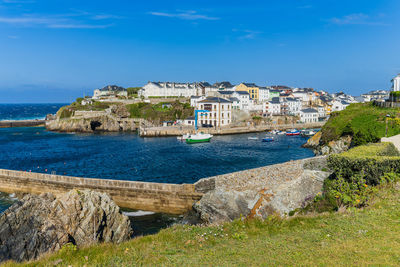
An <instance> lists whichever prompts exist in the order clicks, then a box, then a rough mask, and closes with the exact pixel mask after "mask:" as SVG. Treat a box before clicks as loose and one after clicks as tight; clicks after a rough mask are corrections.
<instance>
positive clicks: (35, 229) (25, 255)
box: [0, 190, 132, 262]
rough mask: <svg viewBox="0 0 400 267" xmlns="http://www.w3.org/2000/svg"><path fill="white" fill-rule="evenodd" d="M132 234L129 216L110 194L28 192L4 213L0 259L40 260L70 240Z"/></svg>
mask: <svg viewBox="0 0 400 267" xmlns="http://www.w3.org/2000/svg"><path fill="white" fill-rule="evenodd" d="M131 235H132V229H131V226H130V221H129V219H128V217H127V216H125V215H123V214H121V213H120V210H119V207H118V206H117V205H116V204H115V203H114V202H113V201H112V200H111V198H110V197H109V196H108V195H107V194H104V193H98V192H94V191H89V190H82V191H78V190H72V191H70V192H68V193H65V194H61V195H57V196H54V195H52V194H42V195H39V196H37V195H26V196H25V197H24V198H23V199H21V200H20V201H18V202H16V203H15V204H14V205H12V206H11V207H10V208H9V209H8V210H7V211H5V212H4V213H3V214H2V215H1V216H0V262H1V261H5V260H10V259H12V260H15V261H24V260H32V259H36V258H38V257H39V256H40V255H42V254H43V253H48V252H55V251H57V250H59V249H61V248H62V247H63V246H64V245H66V244H67V243H72V244H73V245H76V246H78V247H81V246H87V245H89V244H94V243H98V242H115V243H120V242H122V241H125V240H127V239H129V237H130V236H131Z"/></svg>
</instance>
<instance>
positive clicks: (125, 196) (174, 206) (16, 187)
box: [0, 169, 203, 214]
mask: <svg viewBox="0 0 400 267" xmlns="http://www.w3.org/2000/svg"><path fill="white" fill-rule="evenodd" d="M71 189H78V190H79V189H90V190H94V191H99V192H105V193H108V194H109V195H110V196H111V197H112V199H113V200H114V201H115V203H116V204H117V205H118V206H120V207H123V208H130V209H135V210H146V211H153V212H163V213H169V214H183V213H185V212H187V211H189V210H191V209H192V206H193V204H194V203H195V202H196V201H198V200H199V199H200V198H201V197H202V195H203V194H202V193H198V192H195V187H194V185H193V184H181V185H179V184H164V183H145V182H134V181H121V180H107V179H94V178H81V177H71V176H62V175H50V174H42V173H32V172H23V171H12V170H3V169H0V191H1V192H6V193H33V194H41V193H53V194H59V193H64V192H68V191H70V190H71Z"/></svg>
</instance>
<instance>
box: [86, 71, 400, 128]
mask: <svg viewBox="0 0 400 267" xmlns="http://www.w3.org/2000/svg"><path fill="white" fill-rule="evenodd" d="M392 83H393V86H392V89H393V91H399V90H400V74H399V75H398V76H396V77H395V78H394V79H393V80H392ZM389 95H390V91H389V90H375V91H371V92H368V93H364V94H362V95H360V96H351V95H348V94H346V93H344V92H338V93H328V92H326V91H323V90H320V91H317V90H314V89H313V88H297V87H289V86H284V85H273V86H259V85H257V84H255V83H246V82H243V83H240V84H238V85H233V84H231V83H230V82H227V81H225V82H217V83H214V84H210V83H208V82H193V83H177V82H148V83H147V84H146V85H145V86H143V87H135V88H128V89H126V88H123V87H120V86H116V85H109V86H106V87H104V88H102V89H96V90H94V93H93V96H92V97H85V98H84V99H83V100H82V102H81V104H82V105H85V104H91V103H93V101H99V102H122V103H126V104H129V103H137V102H146V103H160V102H162V101H163V102H162V103H163V107H165V108H168V107H170V105H171V104H169V103H168V102H171V103H172V102H173V101H176V100H178V101H180V102H188V103H190V106H191V107H193V108H194V109H195V110H207V111H209V112H207V113H205V114H202V116H200V117H199V118H198V120H199V126H200V127H222V126H229V125H230V124H231V123H232V122H233V121H234V120H233V119H232V117H238V116H239V117H240V114H247V115H248V116H251V117H253V118H254V116H258V117H260V118H264V119H265V118H270V119H271V121H272V120H273V118H276V117H281V116H285V117H286V118H287V117H292V118H293V120H292V122H297V123H315V122H321V121H325V120H327V119H328V118H329V116H330V114H331V113H332V112H334V111H341V110H344V109H345V108H346V107H347V106H348V105H350V104H351V103H364V102H370V101H381V102H384V101H385V100H388V99H389ZM193 115H194V114H193ZM194 120H195V118H194V116H189V117H187V118H184V119H183V120H179V121H175V122H171V123H173V124H176V123H178V124H181V125H187V126H194V123H195V121H194ZM167 125H168V123H166V124H165V125H164V126H167Z"/></svg>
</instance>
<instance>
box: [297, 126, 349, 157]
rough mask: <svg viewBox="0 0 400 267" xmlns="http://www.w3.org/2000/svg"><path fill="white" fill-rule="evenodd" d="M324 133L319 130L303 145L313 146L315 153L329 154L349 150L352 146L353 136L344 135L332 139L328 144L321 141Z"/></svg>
mask: <svg viewBox="0 0 400 267" xmlns="http://www.w3.org/2000/svg"><path fill="white" fill-rule="evenodd" d="M321 137H322V133H321V131H319V132H318V133H316V134H315V135H314V136H312V137H311V138H310V139H308V140H307V143H306V144H304V145H303V147H306V148H311V149H312V150H313V152H314V154H315V155H317V156H320V155H329V154H338V153H342V152H344V151H347V150H348V149H349V148H350V146H351V140H352V137H351V136H349V135H348V136H342V137H341V138H339V139H338V140H334V141H330V142H329V143H327V144H324V143H322V142H321Z"/></svg>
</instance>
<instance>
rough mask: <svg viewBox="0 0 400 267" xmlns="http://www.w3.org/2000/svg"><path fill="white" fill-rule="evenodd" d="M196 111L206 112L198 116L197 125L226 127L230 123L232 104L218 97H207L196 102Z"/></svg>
mask: <svg viewBox="0 0 400 267" xmlns="http://www.w3.org/2000/svg"><path fill="white" fill-rule="evenodd" d="M196 109H198V110H208V111H209V112H205V113H203V114H202V116H199V117H198V118H197V119H198V124H199V125H202V124H209V125H213V126H215V127H221V126H227V125H229V124H231V122H232V102H231V101H229V100H226V99H224V98H220V97H207V98H206V99H204V100H201V101H199V102H197V106H196Z"/></svg>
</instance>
